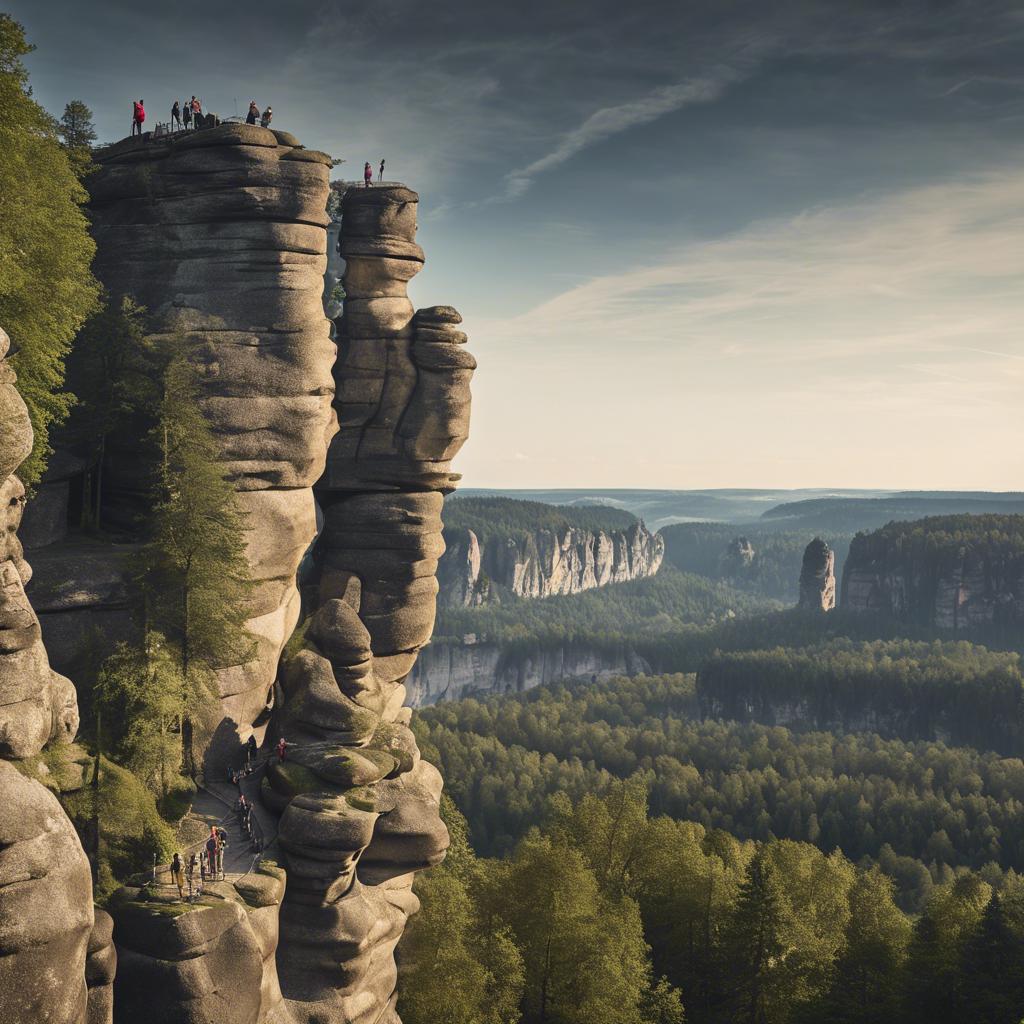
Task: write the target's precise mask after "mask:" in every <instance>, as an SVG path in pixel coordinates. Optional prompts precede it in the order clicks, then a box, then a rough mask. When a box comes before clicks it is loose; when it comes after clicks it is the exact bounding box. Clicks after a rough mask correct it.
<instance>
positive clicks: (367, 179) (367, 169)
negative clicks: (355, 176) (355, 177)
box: [363, 160, 373, 188]
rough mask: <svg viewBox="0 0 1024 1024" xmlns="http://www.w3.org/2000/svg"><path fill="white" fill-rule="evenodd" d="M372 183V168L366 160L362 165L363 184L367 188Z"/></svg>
mask: <svg viewBox="0 0 1024 1024" xmlns="http://www.w3.org/2000/svg"><path fill="white" fill-rule="evenodd" d="M372 184H373V168H372V167H371V166H370V161H369V160H367V161H366V163H365V164H364V166H363V185H364V186H365V187H366V188H369V187H370V186H371V185H372Z"/></svg>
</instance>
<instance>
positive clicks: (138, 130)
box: [132, 100, 146, 135]
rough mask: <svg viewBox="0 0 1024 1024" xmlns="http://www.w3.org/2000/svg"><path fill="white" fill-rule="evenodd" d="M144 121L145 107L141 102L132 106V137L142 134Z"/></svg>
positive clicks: (138, 101)
mask: <svg viewBox="0 0 1024 1024" xmlns="http://www.w3.org/2000/svg"><path fill="white" fill-rule="evenodd" d="M145 120H146V107H145V104H144V103H143V101H142V100H136V101H135V102H134V103H133V104H132V135H141V134H142V123H143V122H144V121H145Z"/></svg>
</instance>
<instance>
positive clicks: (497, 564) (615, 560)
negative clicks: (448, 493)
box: [438, 498, 665, 607]
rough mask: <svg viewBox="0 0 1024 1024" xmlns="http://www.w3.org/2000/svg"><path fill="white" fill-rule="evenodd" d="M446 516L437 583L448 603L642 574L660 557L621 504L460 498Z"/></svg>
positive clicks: (575, 589) (568, 590)
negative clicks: (568, 504) (614, 506)
mask: <svg viewBox="0 0 1024 1024" xmlns="http://www.w3.org/2000/svg"><path fill="white" fill-rule="evenodd" d="M444 518H445V523H446V526H445V531H444V538H445V544H446V547H447V551H446V553H445V555H444V557H443V558H442V559H441V562H440V565H439V567H438V583H439V585H440V600H441V602H442V603H443V604H446V605H448V606H449V607H467V606H472V605H480V604H487V603H492V602H498V601H500V600H501V599H502V597H503V596H514V597H527V598H530V597H551V596H552V595H555V594H578V593H581V592H582V591H584V590H592V589H594V588H595V587H603V586H606V585H607V584H609V583H625V582H628V581H629V580H636V579H642V578H644V577H647V576H653V575H654V574H655V573H656V572H657V571H658V569H659V567H660V566H661V563H662V559H663V558H664V556H665V543H664V541H663V540H662V538H661V536H660V535H659V534H654V533H651V532H650V531H649V530H648V529H647V527H646V526H644V524H643V523H642V522H640V521H639V520H637V519H635V518H634V517H633V516H632V515H630V514H629V513H628V512H622V511H620V510H618V509H611V508H599V507H592V506H585V507H581V508H574V507H561V506H555V505H544V504H542V503H540V502H524V501H513V500H511V499H507V498H464V499H459V500H457V501H452V502H449V503H448V505H447V506H446V507H445V513H444Z"/></svg>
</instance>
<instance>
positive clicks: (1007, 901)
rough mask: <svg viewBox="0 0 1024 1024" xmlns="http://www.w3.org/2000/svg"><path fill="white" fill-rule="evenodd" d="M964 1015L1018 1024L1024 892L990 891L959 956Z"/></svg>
mask: <svg viewBox="0 0 1024 1024" xmlns="http://www.w3.org/2000/svg"><path fill="white" fill-rule="evenodd" d="M960 974H961V977H962V979H963V981H962V986H963V988H962V995H961V1007H962V1016H963V1019H964V1020H972V1021H977V1022H978V1024H1018V1021H1019V1020H1020V1019H1021V1017H1024V893H1022V892H1021V887H1020V885H1017V886H1015V887H1014V888H1013V889H1012V890H1011V891H1010V892H1008V893H1005V894H1001V893H998V892H997V893H993V894H992V898H991V899H990V900H989V901H988V906H986V907H985V911H984V913H983V914H982V915H981V921H980V922H979V924H978V927H977V929H976V930H975V932H974V934H973V935H972V936H971V937H970V938H969V939H968V940H967V944H966V946H965V948H964V952H963V957H962V960H961V970H960Z"/></svg>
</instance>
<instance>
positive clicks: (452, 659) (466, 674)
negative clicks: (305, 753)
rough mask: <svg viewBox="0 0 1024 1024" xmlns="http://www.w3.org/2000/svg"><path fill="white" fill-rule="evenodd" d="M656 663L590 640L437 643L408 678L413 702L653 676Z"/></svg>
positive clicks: (415, 705) (412, 704)
mask: <svg viewBox="0 0 1024 1024" xmlns="http://www.w3.org/2000/svg"><path fill="white" fill-rule="evenodd" d="M652 671H655V667H654V666H652V665H651V663H650V662H649V661H647V660H646V659H645V658H643V657H641V656H640V655H639V654H637V653H636V652H634V651H630V650H628V649H627V650H624V651H614V650H602V649H599V648H597V647H593V646H590V645H588V644H586V643H565V644H559V645H557V646H554V647H549V646H547V645H542V644H539V643H538V644H537V645H536V646H535V647H534V648H533V649H529V650H521V649H517V650H515V651H514V652H510V651H508V650H505V649H503V648H502V647H501V645H500V644H495V643H488V642H483V643H476V642H473V643H462V644H452V643H446V642H443V641H442V642H434V643H432V644H431V645H430V646H429V647H427V648H426V649H425V650H424V651H423V652H422V653H421V654H420V656H419V658H418V659H417V661H416V664H415V665H414V666H413V670H412V672H411V673H410V674H409V678H408V680H407V681H406V686H407V688H408V690H409V704H410V705H411V706H412V707H425V706H426V705H428V704H437V703H438V702H439V701H445V700H459V699H461V698H462V697H471V696H488V695H490V694H494V693H520V692H522V691H523V690H532V689H533V688H534V687H535V686H542V685H543V684H545V683H551V682H555V681H557V680H562V679H607V678H609V677H611V676H637V675H649V674H650V673H651V672H652Z"/></svg>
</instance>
